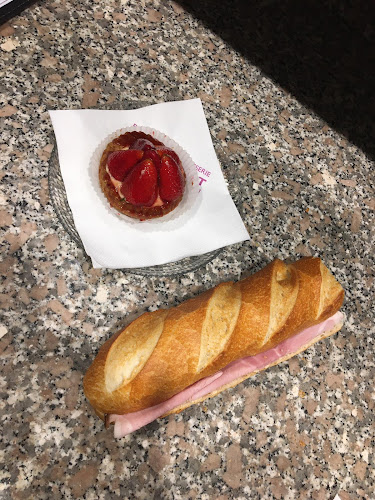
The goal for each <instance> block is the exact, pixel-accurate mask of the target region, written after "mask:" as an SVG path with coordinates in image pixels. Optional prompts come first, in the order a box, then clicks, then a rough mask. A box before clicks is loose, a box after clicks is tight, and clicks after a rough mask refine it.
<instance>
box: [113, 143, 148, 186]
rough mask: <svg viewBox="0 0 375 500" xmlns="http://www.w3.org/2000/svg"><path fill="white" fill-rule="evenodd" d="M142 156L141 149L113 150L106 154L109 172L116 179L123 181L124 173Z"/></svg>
mask: <svg viewBox="0 0 375 500" xmlns="http://www.w3.org/2000/svg"><path fill="white" fill-rule="evenodd" d="M142 158H143V151H139V150H133V149H126V150H124V151H114V152H113V153H110V154H109V155H108V159H107V165H108V170H109V173H110V174H111V175H112V177H114V178H115V179H116V180H118V181H123V180H124V178H125V176H126V174H127V173H128V172H129V171H130V170H131V169H132V168H133V167H134V165H135V164H136V163H138V162H139V161H140V160H141V159H142Z"/></svg>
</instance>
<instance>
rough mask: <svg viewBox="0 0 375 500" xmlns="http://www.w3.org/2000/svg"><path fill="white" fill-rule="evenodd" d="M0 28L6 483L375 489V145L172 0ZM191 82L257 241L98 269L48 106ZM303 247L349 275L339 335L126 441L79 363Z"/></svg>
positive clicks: (38, 14)
mask: <svg viewBox="0 0 375 500" xmlns="http://www.w3.org/2000/svg"><path fill="white" fill-rule="evenodd" d="M0 35H1V38H0V51H1V59H0V65H1V67H2V75H3V78H2V94H1V103H0V116H1V121H2V133H1V170H0V176H1V180H2V182H1V188H0V189H1V192H0V222H1V235H2V254H1V264H0V265H1V273H2V280H1V285H2V287H1V293H0V298H1V326H0V335H1V340H0V346H1V352H2V368H1V388H2V398H1V422H2V444H1V450H2V454H1V457H2V460H1V461H2V466H1V481H0V491H1V493H0V495H1V498H4V499H14V500H16V499H17V500H18V499H19V500H21V499H22V500H24V499H26V498H30V499H36V498H37V499H50V498H64V499H70V498H86V499H97V498H100V499H107V498H110V499H113V498H122V499H123V498H147V499H149V498H156V499H160V498H163V499H164V498H165V499H186V498H192V499H194V498H202V499H211V498H215V499H216V500H219V499H220V500H224V499H231V498H236V499H245V498H246V499H247V498H259V499H266V498H267V499H268V498H269V499H273V498H276V499H294V498H300V499H310V498H313V499H317V500H323V499H333V498H334V496H335V495H336V494H339V495H340V497H341V499H342V500H348V499H353V500H354V499H358V498H368V499H369V498H371V497H372V498H373V492H374V480H375V476H374V468H373V466H372V465H371V464H372V461H373V451H374V434H375V433H374V429H375V427H374V426H375V422H374V406H375V397H374V389H373V381H374V378H375V365H374V333H375V330H374V307H373V301H372V298H373V296H372V291H373V289H374V255H373V254H374V252H373V248H374V209H375V197H374V190H373V186H374V173H373V172H374V163H373V162H372V161H371V159H370V158H369V157H368V156H366V154H365V153H364V152H363V151H362V150H361V149H359V148H358V147H357V146H355V145H353V144H352V143H350V142H349V141H348V140H347V139H346V138H345V137H344V136H343V135H340V134H339V133H338V132H336V131H335V130H333V129H332V128H331V127H330V126H329V125H327V123H325V122H324V121H323V120H322V119H321V118H320V117H319V116H318V115H316V114H315V113H314V112H313V111H312V110H311V109H307V108H306V107H304V106H303V105H302V104H301V103H300V102H299V101H297V100H296V99H295V98H294V97H293V96H292V95H291V94H290V93H288V92H287V91H286V90H284V89H283V88H281V87H280V86H278V84H277V83H275V82H273V81H272V80H271V79H270V78H268V77H267V76H266V75H265V74H263V73H262V72H261V71H260V70H259V69H258V68H257V67H256V66H254V65H252V64H251V62H249V61H248V60H247V59H245V58H244V57H243V56H242V55H241V54H240V53H239V52H237V51H235V50H234V49H232V48H231V46H230V45H229V44H227V43H226V42H224V41H223V40H222V39H221V38H220V37H219V36H218V35H216V34H215V33H214V32H213V31H211V30H209V29H208V28H207V27H205V26H204V24H203V23H202V22H201V21H200V20H199V19H197V18H195V17H193V16H192V15H191V14H189V13H188V12H186V11H184V10H183V8H182V7H181V6H180V5H179V4H178V3H175V2H171V1H163V2H161V1H158V0H156V1H151V0H142V1H122V2H118V1H115V0H108V1H106V2H104V1H98V0H96V1H95V2H91V1H89V0H80V1H76V2H71V1H63V2H61V1H51V2H42V1H39V2H36V4H34V5H33V6H32V7H30V8H29V9H27V10H26V11H24V12H23V13H22V14H21V15H19V16H18V17H16V18H14V19H13V20H12V21H10V22H9V23H8V24H6V25H3V26H2V27H1V30H0ZM195 97H200V98H201V100H202V102H203V106H204V110H205V113H206V117H207V120H208V123H209V127H210V131H211V134H212V137H213V140H214V144H215V145H216V147H218V148H222V150H223V151H225V156H226V159H227V161H226V162H225V165H223V167H224V168H225V170H226V174H227V177H228V179H230V191H231V194H232V197H233V199H234V202H235V204H236V205H237V208H238V210H239V211H240V213H241V215H242V217H243V220H244V222H245V224H246V227H247V228H248V230H249V234H250V237H251V238H250V241H248V242H245V243H243V244H238V245H234V246H232V247H230V248H226V249H224V250H223V251H222V252H221V253H220V255H219V256H218V257H216V258H215V259H214V260H213V261H212V262H211V263H209V264H208V265H207V266H206V267H205V268H201V269H200V270H198V271H196V272H194V273H187V274H184V275H180V276H178V277H171V276H169V277H168V276H167V277H163V278H160V277H142V276H140V275H136V274H131V273H127V272H124V271H121V270H116V271H111V270H94V269H93V268H92V266H91V263H90V261H89V260H88V259H87V257H86V255H85V254H84V252H83V251H82V250H81V249H80V248H79V247H77V245H76V244H75V243H74V242H73V241H72V239H71V238H70V237H69V235H68V234H67V233H66V232H65V230H64V229H63V227H62V225H61V223H60V222H59V220H58V219H57V217H56V214H55V213H54V210H53V207H52V204H51V200H50V197H49V191H48V180H47V175H48V166H49V158H50V155H51V152H52V149H53V131H52V125H51V122H50V120H49V116H48V111H47V110H48V109H67V108H69V109H78V108H89V107H95V108H99V109H100V108H101V109H105V108H106V107H108V106H109V105H111V106H113V103H116V102H117V101H118V102H119V103H121V101H125V100H135V101H139V102H161V101H168V100H178V99H188V98H195ZM119 106H121V104H119ZM304 255H319V256H321V257H322V258H323V260H324V262H325V263H326V264H327V266H328V267H329V268H330V269H331V270H332V271H333V272H334V274H335V276H336V278H337V279H338V280H339V281H340V282H341V283H342V285H343V286H344V288H345V290H346V301H345V305H344V308H343V310H344V312H345V314H346V317H347V320H346V324H345V327H344V328H343V329H342V331H341V332H340V333H338V334H336V335H334V336H333V337H332V338H329V339H327V340H325V341H323V342H321V343H319V344H317V345H315V346H314V347H311V348H310V349H308V350H307V351H306V352H304V353H303V354H301V355H299V356H297V357H295V358H292V359H291V360H290V361H289V362H285V363H283V364H282V365H280V366H277V367H274V368H271V369H269V370H267V371H265V372H262V373H260V374H258V375H257V376H255V377H253V378H252V379H250V380H248V381H246V382H244V383H242V384H240V385H239V386H238V387H237V388H236V389H233V390H228V391H226V392H224V393H223V394H222V395H220V396H218V397H216V398H214V399H211V400H208V401H207V402H206V403H205V404H202V405H198V406H194V407H192V408H190V409H188V410H186V411H184V412H183V413H181V414H179V415H177V416H170V417H167V418H166V419H162V420H160V421H158V422H154V423H153V424H151V425H149V426H147V427H146V428H144V429H141V430H139V431H137V432H135V433H134V434H133V435H130V436H128V437H126V438H123V439H120V440H115V439H114V438H113V431H112V430H111V429H109V430H105V429H104V426H103V424H102V422H101V421H100V420H99V419H97V418H96V417H95V415H94V414H93V411H92V410H91V409H90V407H89V406H88V404H87V402H86V400H85V397H84V395H83V391H82V377H83V374H84V372H85V370H86V369H87V367H88V365H89V364H90V361H91V360H92V359H93V356H94V355H95V353H96V352H97V350H98V348H99V346H100V345H101V344H102V343H103V341H104V340H105V339H107V338H108V337H109V336H110V334H111V333H114V332H115V331H116V330H117V328H118V327H119V326H120V325H121V324H124V323H125V322H126V321H129V319H131V318H134V317H135V316H136V315H137V314H139V313H140V312H143V311H145V310H154V309H156V308H158V307H161V306H172V305H174V304H176V303H178V302H180V301H181V300H183V299H185V298H187V297H192V296H194V295H196V294H198V293H199V292H202V291H203V290H205V289H207V288H209V287H211V286H214V285H215V284H217V283H219V282H220V281H223V280H229V279H238V278H239V277H240V276H241V275H243V274H244V273H247V272H253V271H256V270H258V269H260V268H261V267H263V266H264V265H265V264H266V263H268V262H269V261H270V260H272V259H273V258H275V257H279V258H291V257H292V258H297V257H300V256H304Z"/></svg>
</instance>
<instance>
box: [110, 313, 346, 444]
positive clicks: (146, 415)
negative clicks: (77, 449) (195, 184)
mask: <svg viewBox="0 0 375 500" xmlns="http://www.w3.org/2000/svg"><path fill="white" fill-rule="evenodd" d="M342 322H343V314H342V313H341V312H340V311H339V312H337V313H336V314H334V315H333V316H331V317H330V318H328V319H327V320H326V321H323V322H322V323H319V324H318V325H315V326H312V327H310V328H307V329H306V330H303V331H302V332H300V333H298V334H297V335H295V336H294V337H291V338H289V339H287V340H285V341H284V342H282V343H281V344H279V345H278V346H276V347H274V348H273V349H269V350H268V351H265V352H262V353H260V354H257V355H256V356H249V357H247V358H242V359H239V360H237V361H233V363H230V364H229V365H227V366H226V367H225V368H223V370H221V371H220V372H218V373H215V375H212V376H211V377H206V378H204V379H202V380H199V381H198V382H196V383H195V384H193V385H191V386H190V387H187V388H186V389H184V390H183V391H181V392H179V393H178V394H176V395H175V396H173V397H172V398H170V399H168V400H167V401H164V402H163V403H160V404H158V405H156V406H152V407H151V408H146V409H144V410H141V411H137V412H134V413H128V414H125V415H109V417H108V422H109V423H114V424H115V430H114V436H115V438H121V437H124V436H126V435H127V434H130V433H131V432H134V431H136V430H137V429H139V428H141V427H143V426H145V425H147V424H149V423H150V422H152V421H154V420H155V419H157V418H159V417H161V416H162V415H164V414H165V413H167V412H169V411H171V410H173V409H174V408H178V407H179V406H181V405H183V404H185V403H188V402H191V401H195V400H197V399H200V398H203V397H204V396H206V395H208V394H210V393H211V392H214V391H217V390H218V389H220V388H221V387H224V386H226V385H228V384H230V383H231V382H233V381H235V380H237V379H241V378H243V377H244V376H246V375H247V374H250V373H253V372H255V371H259V370H262V369H264V368H266V367H267V366H269V365H271V364H273V363H275V362H276V361H277V360H278V359H280V358H283V357H284V356H287V355H289V354H292V353H296V352H298V351H299V350H300V349H301V348H302V347H303V346H305V345H308V344H310V343H311V342H312V341H313V340H314V339H315V338H317V337H319V336H320V335H322V333H324V332H328V331H330V330H332V329H333V328H334V327H335V326H336V325H338V324H340V323H342Z"/></svg>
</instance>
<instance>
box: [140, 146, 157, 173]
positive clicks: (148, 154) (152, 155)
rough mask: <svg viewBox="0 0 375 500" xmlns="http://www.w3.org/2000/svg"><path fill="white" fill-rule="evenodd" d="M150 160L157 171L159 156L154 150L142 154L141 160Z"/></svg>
mask: <svg viewBox="0 0 375 500" xmlns="http://www.w3.org/2000/svg"><path fill="white" fill-rule="evenodd" d="M146 158H150V160H152V161H153V162H154V165H155V167H156V168H157V169H158V170H159V168H160V156H159V155H158V153H157V152H156V151H155V149H147V150H145V152H144V156H143V159H144V160H145V159H146Z"/></svg>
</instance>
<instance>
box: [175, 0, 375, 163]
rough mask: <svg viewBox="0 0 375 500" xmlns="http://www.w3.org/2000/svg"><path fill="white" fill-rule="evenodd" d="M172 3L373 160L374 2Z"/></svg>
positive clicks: (265, 0)
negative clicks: (192, 16)
mask: <svg viewBox="0 0 375 500" xmlns="http://www.w3.org/2000/svg"><path fill="white" fill-rule="evenodd" d="M178 3H179V4H180V5H181V6H183V7H184V8H185V9H186V10H187V11H189V12H190V13H191V14H193V15H194V16H195V17H197V18H198V19H200V20H201V21H202V22H203V23H204V24H205V25H206V26H207V27H208V28H209V29H210V30H211V31H213V32H215V33H216V34H217V35H219V36H220V37H221V38H222V39H223V40H225V41H226V42H227V43H229V44H230V45H231V46H232V47H233V48H234V49H236V50H237V51H239V52H240V53H241V54H242V55H243V56H245V57H246V58H247V59H248V60H249V61H250V62H251V63H252V64H255V65H256V66H258V67H259V68H260V69H261V70H262V71H263V72H264V73H265V74H267V75H268V76H270V77H271V78H272V79H273V80H274V81H276V82H277V83H278V84H279V85H281V86H282V87H283V88H284V89H286V90H287V91H289V92H290V93H291V94H292V95H294V96H295V97H296V98H297V99H298V100H299V101H300V102H301V103H303V104H304V105H306V106H308V107H309V108H311V109H312V110H313V111H315V112H316V113H317V114H319V115H320V116H321V117H322V118H323V119H324V120H325V121H326V122H327V123H328V124H329V125H330V126H332V127H333V128H335V129H336V130H337V131H338V132H340V133H342V134H343V135H345V136H346V137H347V138H348V139H349V140H350V141H351V142H353V143H355V144H356V145H357V146H359V147H360V148H362V149H363V151H364V152H366V153H367V154H368V155H370V156H371V157H373V158H375V141H374V140H373V138H374V135H375V93H374V89H375V3H374V2H371V1H364V2H355V1H345V2H342V1H340V0H331V1H321V0H320V1H319V0H318V1H316V0H315V1H311V0H308V1H304V2H301V1H290V0H284V1H274V0H256V1H251V0H250V1H249V0H222V1H221V2H217V1H216V0H200V1H199V2H197V1H195V0H178ZM249 97H251V96H249Z"/></svg>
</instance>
